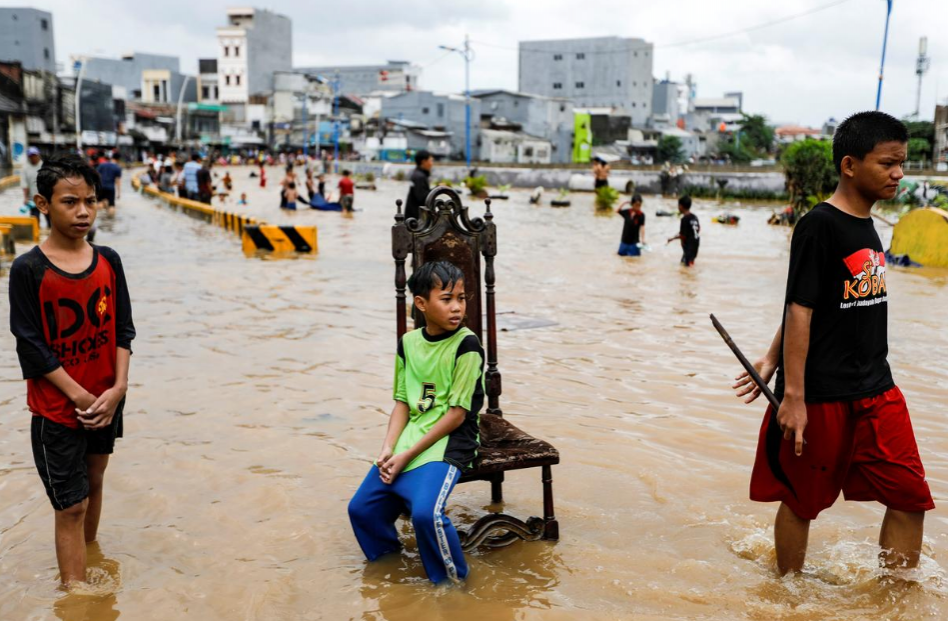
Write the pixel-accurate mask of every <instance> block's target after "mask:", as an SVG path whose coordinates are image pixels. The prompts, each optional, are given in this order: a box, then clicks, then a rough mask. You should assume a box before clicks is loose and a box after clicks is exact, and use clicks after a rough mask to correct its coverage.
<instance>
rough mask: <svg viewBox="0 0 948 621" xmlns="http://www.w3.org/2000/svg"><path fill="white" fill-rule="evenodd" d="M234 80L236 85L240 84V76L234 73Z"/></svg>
mask: <svg viewBox="0 0 948 621" xmlns="http://www.w3.org/2000/svg"><path fill="white" fill-rule="evenodd" d="M234 81H235V82H236V83H237V86H240V76H239V75H235V76H234Z"/></svg>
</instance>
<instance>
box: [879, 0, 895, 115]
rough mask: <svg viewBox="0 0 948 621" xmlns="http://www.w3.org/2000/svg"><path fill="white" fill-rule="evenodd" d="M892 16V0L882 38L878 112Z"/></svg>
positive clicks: (889, 4)
mask: <svg viewBox="0 0 948 621" xmlns="http://www.w3.org/2000/svg"><path fill="white" fill-rule="evenodd" d="M890 15H892V0H886V12H885V35H883V37H882V62H881V63H880V64H879V88H878V90H877V91H876V110H878V109H879V104H880V103H881V102H882V72H883V69H885V46H886V43H888V41H889V16H890Z"/></svg>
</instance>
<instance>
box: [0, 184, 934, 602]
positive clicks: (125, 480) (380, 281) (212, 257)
mask: <svg viewBox="0 0 948 621" xmlns="http://www.w3.org/2000/svg"><path fill="white" fill-rule="evenodd" d="M248 171H249V169H243V168H238V169H236V170H235V171H234V173H233V176H234V179H235V184H236V187H235V195H239V193H240V191H242V190H243V191H246V192H248V194H249V202H250V204H249V205H248V206H247V207H246V208H240V209H237V208H235V210H237V211H247V212H248V213H251V214H252V215H255V216H258V217H263V218H265V219H267V220H269V221H270V222H272V223H281V224H282V223H290V222H293V223H297V224H315V225H317V226H318V227H319V250H320V251H319V254H318V255H317V256H316V257H315V258H303V259H297V260H282V261H272V260H261V259H256V258H254V259H247V258H245V257H244V256H243V254H242V252H241V248H240V244H239V240H238V239H237V238H236V236H234V235H233V234H232V233H228V232H226V231H224V230H222V229H219V228H216V227H213V226H211V225H208V224H206V223H204V222H201V221H199V220H195V219H191V218H188V217H187V216H185V215H183V214H181V213H176V212H174V211H172V210H170V209H168V208H167V207H165V206H163V204H162V203H159V202H158V201H155V200H152V199H147V198H143V197H141V196H138V195H135V194H133V193H132V192H131V191H130V189H129V188H127V187H126V189H125V192H124V195H123V198H122V200H121V202H120V207H119V209H118V213H117V215H116V216H115V217H114V218H113V219H107V218H103V220H102V221H101V225H100V232H99V237H98V239H97V240H96V241H97V242H98V243H101V244H104V245H109V246H113V247H114V248H116V249H117V250H118V251H119V252H120V253H121V255H122V257H123V261H124V264H125V269H126V273H127V276H128V282H129V288H130V290H131V294H132V301H133V306H134V313H135V324H136V327H137V329H138V334H139V337H138V339H137V340H136V341H135V344H134V351H135V354H134V356H133V357H132V367H131V374H130V383H131V385H130V389H129V396H128V407H127V409H126V419H125V438H124V439H123V440H120V441H119V443H118V446H117V449H116V454H115V456H114V458H113V461H112V462H111V465H110V467H109V470H108V474H107V477H106V500H105V509H104V512H103V518H102V528H101V529H100V541H99V544H98V545H97V546H95V549H94V550H92V552H91V553H90V565H91V569H90V579H91V582H90V585H89V587H88V589H86V590H85V591H83V592H81V593H74V594H70V595H63V594H62V593H61V592H60V591H58V590H57V578H56V576H57V570H56V559H55V554H54V549H53V515H52V509H51V508H50V506H49V502H48V501H47V499H46V497H45V494H44V492H43V488H42V485H41V483H40V480H39V478H38V476H37V475H36V473H35V469H34V466H33V462H32V456H31V452H30V440H29V422H30V414H29V412H28V411H27V409H26V404H25V383H24V382H23V381H22V380H21V379H20V371H19V367H18V365H17V361H16V356H15V354H14V341H13V338H12V336H11V335H10V334H9V332H8V331H7V330H6V328H4V330H3V331H0V344H2V347H3V351H4V352H5V355H4V356H3V359H2V361H0V498H2V502H0V576H2V577H3V580H2V584H0V619H2V620H4V621H7V620H10V621H21V620H23V621H27V620H40V619H57V618H58V619H63V620H69V621H79V620H88V621H106V620H108V621H111V620H114V619H123V620H133V621H139V620H151V619H155V620H165V619H195V620H201V621H211V620H222V621H223V620H226V621H231V620H238V619H239V620H246V621H250V620H260V621H264V620H266V621H270V620H295V619H307V620H309V619H313V620H315V619H326V620H330V621H335V620H346V619H356V620H373V621H381V620H393V621H400V620H403V619H425V620H450V621H472V620H477V621H481V620H487V619H489V620H491V621H495V620H496V621H502V620H517V621H520V620H543V621H550V620H553V621H556V620H560V619H583V620H589V619H595V620H599V619H603V620H606V619H715V620H716V619H721V620H724V619H752V620H761V621H763V620H770V619H787V620H794V621H804V620H813V621H816V620H827V619H832V620H844V619H845V620H856V619H904V620H914V619H944V618H948V574H946V569H945V568H946V567H948V565H946V556H945V555H946V552H948V518H946V512H945V506H946V502H948V421H946V418H945V415H944V409H945V404H946V403H948V356H946V355H945V352H946V351H948V330H946V329H945V328H944V319H945V309H946V308H948V272H946V271H934V270H905V269H895V268H893V269H891V270H890V271H889V273H888V283H887V284H888V287H889V292H890V305H889V308H890V350H891V354H890V363H891V365H892V368H893V372H894V375H895V377H896V381H897V382H898V383H899V384H900V386H901V388H902V390H903V391H904V393H905V395H906V397H907V399H908V403H909V407H910V408H911V411H912V415H913V422H914V426H915V431H916V434H917V437H918V441H919V446H920V450H921V454H922V459H923V461H924V462H925V466H926V469H927V472H928V479H929V482H930V485H931V488H932V492H933V494H934V496H935V502H936V504H938V505H939V507H938V509H936V510H935V511H934V512H931V513H930V514H929V515H928V518H927V522H926V538H925V544H924V551H925V555H924V558H923V562H922V565H921V567H920V568H919V569H918V570H916V571H912V572H906V573H897V574H892V573H886V572H883V571H881V570H879V569H878V568H877V563H876V559H875V555H876V546H875V544H874V542H875V540H876V538H877V535H878V527H879V523H880V521H881V518H882V513H883V510H882V508H881V507H880V506H879V505H873V504H855V503H844V502H843V501H842V500H840V501H839V502H838V503H837V505H836V506H834V507H833V508H832V509H830V510H829V511H828V512H826V513H825V514H824V515H823V516H822V517H821V519H820V520H819V521H818V522H816V523H815V524H814V527H813V530H812V534H811V540H810V555H809V557H808V565H807V571H806V573H805V574H804V575H802V576H796V577H789V578H785V579H777V578H776V577H775V575H774V570H773V562H774V552H773V543H772V535H771V524H772V518H773V514H774V511H775V510H776V506H775V505H762V504H756V503H752V502H750V501H749V500H748V499H747V491H748V483H749V478H750V471H751V466H752V463H753V458H754V450H755V443H756V438H757V432H758V429H759V424H760V419H761V415H762V413H763V407H762V405H759V404H757V403H755V404H753V405H752V406H746V405H743V404H742V403H741V402H740V401H738V400H737V399H735V398H733V397H732V396H731V393H730V390H729V386H730V383H731V381H732V378H733V377H734V376H735V375H736V374H737V373H738V371H739V368H738V365H737V362H736V360H735V359H734V358H733V356H732V354H731V353H730V351H729V350H728V349H727V348H726V347H725V346H724V344H723V343H722V342H721V339H720V337H719V336H718V334H717V333H716V332H715V331H714V330H713V328H712V327H711V324H710V322H709V320H708V314H709V313H711V312H714V313H715V314H716V315H717V316H718V318H719V319H721V321H722V322H723V323H724V324H725V326H727V328H728V329H729V331H730V332H731V335H732V336H733V337H734V339H735V340H736V341H737V343H738V344H739V345H740V346H741V347H742V348H743V349H744V350H745V352H746V353H747V354H748V356H750V357H756V356H758V355H760V354H761V353H763V351H764V350H765V348H766V347H767V345H768V344H769V342H770V338H771V337H772V335H773V332H774V330H775V329H776V327H777V325H778V322H779V319H780V311H781V307H780V300H781V299H782V295H783V287H784V282H785V278H786V262H787V255H788V249H789V230H788V229H784V228H777V227H770V226H768V225H767V224H766V220H767V217H768V216H769V215H770V209H769V208H760V207H752V206H739V205H737V206H735V205H729V206H728V208H729V210H730V211H733V212H736V213H738V214H740V215H741V217H742V219H741V222H740V224H739V225H738V226H736V227H730V226H723V225H719V224H716V223H712V222H711V217H712V216H714V215H716V214H717V213H719V212H720V211H722V208H721V207H720V206H719V205H717V204H715V203H713V202H710V201H696V207H695V210H694V211H695V213H696V214H697V215H698V217H699V219H700V220H701V223H702V227H703V230H702V238H703V240H702V245H701V253H700V255H699V256H698V262H697V266H696V267H695V268H694V269H692V270H685V269H683V268H681V267H679V265H678V260H679V258H680V249H679V248H678V247H677V246H676V245H672V246H665V245H664V241H665V239H666V238H667V237H669V236H670V235H673V234H675V233H676V232H677V226H678V221H677V219H676V218H656V217H655V216H654V213H655V211H656V210H658V209H666V210H673V209H674V202H673V201H672V200H661V199H659V198H656V197H650V196H647V197H646V199H645V212H646V214H647V216H648V221H647V226H646V237H647V240H648V242H649V243H650V244H651V246H652V251H651V252H648V253H646V254H645V255H644V256H643V257H641V258H640V259H622V258H619V257H617V256H616V254H615V252H616V248H617V247H618V242H619V236H620V232H621V228H622V224H621V220H620V219H619V218H618V217H616V216H612V217H600V216H596V215H595V214H594V212H593V208H592V195H591V194H578V195H574V196H573V206H572V207H570V208H568V209H552V208H550V207H547V206H543V207H534V206H530V205H529V204H528V202H527V198H528V193H527V192H524V191H512V192H511V199H510V200H509V201H497V202H495V208H494V211H495V214H496V217H495V223H496V224H497V229H498V238H499V242H498V243H499V253H498V256H497V298H498V310H499V311H501V312H511V313H515V314H516V315H518V316H522V317H528V318H535V319H543V320H549V321H552V322H555V325H553V326H550V327H545V328H540V329H534V330H516V331H510V332H502V333H501V334H500V335H499V359H500V371H501V373H502V374H503V382H504V394H503V396H502V398H501V405H502V407H503V409H504V411H505V414H506V415H507V416H508V417H509V419H510V420H511V421H512V422H514V423H515V424H516V425H518V426H520V427H522V428H523V429H524V430H526V431H528V432H530V433H531V434H533V435H536V436H538V437H541V438H544V439H546V440H548V441H550V442H552V443H553V444H554V445H555V446H556V447H557V448H559V450H560V452H561V456H562V463H561V464H560V465H559V466H557V467H554V469H553V475H554V489H555V493H556V501H557V505H556V514H557V517H558V519H559V521H560V531H561V540H560V541H559V542H558V543H555V544H553V543H527V544H525V543H517V544H514V545H512V546H511V547H509V548H507V549H503V550H499V551H490V552H478V553H475V554H473V555H472V556H471V557H470V558H469V560H470V564H471V577H470V578H469V579H468V581H467V582H466V583H465V584H463V585H462V586H460V587H451V588H432V587H431V586H430V585H429V584H428V583H427V581H426V579H425V577H424V571H423V569H422V567H421V561H420V559H419V558H418V555H417V553H416V550H415V548H414V546H413V544H409V546H408V550H407V552H406V553H405V554H403V555H402V556H400V557H394V558H388V559H386V560H384V561H381V562H379V563H376V564H373V565H367V564H366V563H365V561H364V559H363V557H362V555H361V553H360V551H359V548H358V546H357V545H356V542H355V540H354V538H353V536H352V534H351V532H350V529H349V524H348V518H347V515H346V504H347V502H348V500H349V498H350V497H351V495H352V493H353V492H354V490H355V488H356V487H357V485H358V484H359V482H360V481H361V480H362V478H363V477H364V475H365V471H366V469H367V468H368V464H369V461H370V460H371V459H372V458H374V456H375V454H376V453H377V451H378V448H379V446H380V444H381V441H382V439H383V435H384V429H385V425H386V423H387V415H388V412H389V410H390V407H391V387H390V383H391V377H392V365H393V356H394V353H395V332H394V331H395V312H394V311H395V297H394V287H393V277H394V267H393V262H392V259H391V252H390V226H391V223H392V216H393V214H394V201H395V199H396V198H404V196H405V193H406V188H407V184H406V183H403V182H396V181H380V182H379V183H378V185H379V187H378V190H377V191H375V192H369V191H357V195H356V201H355V204H356V208H357V209H359V210H360V211H359V212H357V213H355V214H354V215H352V216H351V217H347V216H343V215H342V214H338V213H323V212H314V211H306V212H298V213H289V214H285V213H280V212H279V210H278V208H277V205H278V202H279V201H278V196H277V190H276V189H275V187H276V185H277V181H278V179H279V176H278V171H277V170H276V169H271V170H270V171H268V177H269V184H268V185H269V186H270V187H268V188H267V189H266V190H261V189H260V188H259V187H257V184H256V180H254V179H248V178H247V173H248ZM330 185H335V182H334V180H330ZM18 196H19V192H18V190H16V189H14V190H11V191H7V192H5V193H3V194H0V213H11V212H13V211H14V210H15V209H16V208H17V200H16V199H17V197H18ZM550 197H551V196H550V194H549V193H548V194H547V196H546V199H545V200H544V202H545V203H546V202H548V199H549V198H550ZM232 204H233V201H232ZM472 211H474V212H475V213H476V214H478V215H479V214H480V213H481V211H482V207H481V206H479V205H475V204H473V203H472ZM877 227H878V228H879V230H880V233H881V234H882V235H883V238H884V239H885V241H886V245H888V238H889V237H890V236H891V233H890V231H889V230H887V227H885V226H884V225H877ZM20 248H22V246H21V247H20ZM6 267H8V266H5V268H4V272H3V275H2V276H0V283H2V284H0V289H2V296H0V320H2V322H3V325H4V326H5V325H6V322H7V318H8V315H9V304H8V301H7V296H6V287H7V275H6V274H7V272H6ZM540 492H541V488H540V481H539V473H536V472H531V471H524V472H516V473H512V474H510V475H508V479H507V484H506V486H505V497H506V500H507V502H506V506H505V510H506V511H507V512H509V513H512V514H514V515H518V516H521V517H526V516H528V515H538V514H540V512H541V510H542V505H541V495H540ZM488 502H489V489H488V486H487V484H484V483H471V484H466V485H463V486H461V487H459V488H458V489H457V490H456V491H455V493H454V494H453V496H452V502H451V508H450V511H449V514H450V515H451V518H452V520H454V521H455V523H460V524H469V523H471V522H473V521H474V520H475V519H476V518H477V516H478V515H479V514H480V513H481V512H482V511H483V509H484V508H485V507H486V506H487V503H488ZM402 530H403V532H404V533H405V534H406V535H408V534H410V528H409V527H408V526H407V525H403V527H402Z"/></svg>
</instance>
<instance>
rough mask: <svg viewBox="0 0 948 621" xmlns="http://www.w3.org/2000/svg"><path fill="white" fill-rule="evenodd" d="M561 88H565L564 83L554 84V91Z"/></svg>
mask: <svg viewBox="0 0 948 621" xmlns="http://www.w3.org/2000/svg"><path fill="white" fill-rule="evenodd" d="M561 88H563V83H562V82H554V83H553V89H554V90H560V89H561Z"/></svg>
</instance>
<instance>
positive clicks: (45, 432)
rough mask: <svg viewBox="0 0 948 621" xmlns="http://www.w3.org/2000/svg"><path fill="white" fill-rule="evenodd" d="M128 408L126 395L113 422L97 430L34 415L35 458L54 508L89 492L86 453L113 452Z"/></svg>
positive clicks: (37, 468)
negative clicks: (55, 421) (76, 426)
mask: <svg viewBox="0 0 948 621" xmlns="http://www.w3.org/2000/svg"><path fill="white" fill-rule="evenodd" d="M124 408H125V400H124V399H122V401H121V402H120V403H119V405H118V408H117V409H116V410H115V416H114V417H113V418H112V424H111V425H110V426H109V427H106V428H105V429H98V430H96V431H86V430H85V429H83V428H82V427H79V428H78V429H72V428H70V427H67V426H66V425H62V424H60V423H54V422H53V421H51V420H48V419H46V418H43V417H42V416H34V417H33V423H32V429H31V430H30V435H31V437H32V441H33V461H34V462H35V463H36V470H37V472H39V475H40V479H42V480H43V486H44V487H45V488H46V495H47V496H48V497H49V502H50V503H51V504H52V505H53V509H56V510H57V511H62V510H64V509H68V508H69V507H71V506H73V505H75V504H78V503H80V502H82V501H83V500H85V499H86V497H88V496H89V471H88V468H87V466H86V455H111V454H112V451H113V450H114V449H115V439H116V438H121V437H122V433H123V429H122V427H123V424H122V410H123V409H124Z"/></svg>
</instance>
